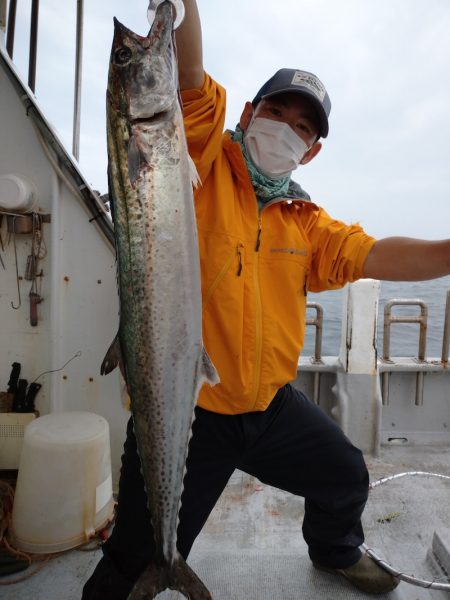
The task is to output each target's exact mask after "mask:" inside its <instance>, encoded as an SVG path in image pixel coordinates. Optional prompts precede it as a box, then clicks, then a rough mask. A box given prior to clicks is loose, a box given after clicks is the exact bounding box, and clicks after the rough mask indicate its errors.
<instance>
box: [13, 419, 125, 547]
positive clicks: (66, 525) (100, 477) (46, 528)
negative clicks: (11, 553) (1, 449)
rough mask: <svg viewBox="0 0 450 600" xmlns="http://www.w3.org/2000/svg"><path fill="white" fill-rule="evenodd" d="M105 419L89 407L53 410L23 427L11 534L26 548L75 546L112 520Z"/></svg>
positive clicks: (18, 544) (109, 459)
mask: <svg viewBox="0 0 450 600" xmlns="http://www.w3.org/2000/svg"><path fill="white" fill-rule="evenodd" d="M113 511H114V501H113V497H112V479H111V452H110V442H109V426H108V422H107V421H106V420H105V419H104V418H103V417H100V416H99V415H95V414H93V413H89V412H67V413H53V414H50V415H46V416H44V417H40V418H39V419H36V420H35V421H34V422H33V423H31V424H30V425H28V427H27V428H26V430H25V436H24V441H23V448H22V455H21V457H20V467H19V474H18V478H17V486H16V493H15V497H14V505H13V514H12V533H13V538H14V542H15V544H16V546H17V547H18V548H19V549H20V550H24V551H25V552H32V553H37V554H48V553H52V552H60V551H62V550H68V549H69V548H74V547H75V546H78V545H80V544H83V543H84V542H86V541H88V540H89V539H90V538H91V537H92V536H93V535H94V534H95V531H97V530H99V529H102V528H103V527H105V525H107V524H108V522H109V521H111V520H112V517H113Z"/></svg>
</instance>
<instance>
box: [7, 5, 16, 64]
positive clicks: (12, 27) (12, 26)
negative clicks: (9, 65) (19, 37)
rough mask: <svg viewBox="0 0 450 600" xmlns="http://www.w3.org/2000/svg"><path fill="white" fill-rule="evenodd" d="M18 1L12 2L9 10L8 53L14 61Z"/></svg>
mask: <svg viewBox="0 0 450 600" xmlns="http://www.w3.org/2000/svg"><path fill="white" fill-rule="evenodd" d="M16 13H17V0H10V3H9V9H8V29H7V33H6V51H7V52H8V55H9V57H10V58H11V60H12V57H13V54H14V33H15V31H16Z"/></svg>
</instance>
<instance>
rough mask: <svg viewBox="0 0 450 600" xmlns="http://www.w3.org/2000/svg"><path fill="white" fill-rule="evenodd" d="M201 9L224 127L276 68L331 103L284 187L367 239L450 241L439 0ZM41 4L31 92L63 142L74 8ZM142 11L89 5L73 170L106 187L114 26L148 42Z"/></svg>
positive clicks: (21, 14)
mask: <svg viewBox="0 0 450 600" xmlns="http://www.w3.org/2000/svg"><path fill="white" fill-rule="evenodd" d="M18 4H19V6H18V24H17V30H16V49H15V56H14V58H15V62H16V64H17V65H18V67H19V70H20V71H21V72H22V73H23V74H24V76H25V77H26V73H27V55H28V27H29V25H28V21H29V12H30V5H31V2H30V1H29V2H26V3H24V2H19V3H18ZM198 4H199V9H200V13H201V17H202V25H203V38H204V63H205V68H206V70H207V71H208V72H209V73H210V74H211V75H212V76H213V77H214V78H215V79H217V80H218V81H219V82H220V83H222V84H223V85H224V86H225V88H226V89H227V92H228V117H227V122H226V126H227V127H234V125H235V124H236V122H237V120H238V118H239V115H240V112H241V110H242V108H243V105H244V102H245V101H246V100H251V99H252V98H253V96H254V94H255V92H256V91H257V90H258V89H259V87H260V86H261V85H262V83H264V82H265V81H266V80H267V79H268V78H269V77H270V76H271V75H272V74H273V73H274V72H275V71H276V70H277V69H279V68H281V67H291V68H301V69H305V70H308V71H312V72H314V73H316V74H317V75H318V76H319V77H320V79H321V80H322V81H323V83H324V84H325V86H326V88H327V90H328V92H329V95H330V97H331V102H332V111H331V118H330V135H329V137H328V138H327V139H326V140H325V141H324V147H323V149H322V152H321V153H320V154H319V155H318V156H317V157H316V158H315V159H314V161H313V162H312V163H310V164H309V165H307V166H305V167H300V168H299V169H298V170H297V171H296V173H295V174H294V179H296V180H298V181H299V182H300V183H301V184H302V186H303V187H304V188H305V189H306V190H307V191H308V192H309V193H310V194H311V196H312V198H313V200H314V201H315V202H316V203H317V204H320V205H322V206H324V207H325V208H326V209H327V210H328V212H330V213H331V214H332V215H333V216H334V217H336V218H339V219H342V220H345V221H348V222H359V223H361V225H363V227H364V228H365V229H366V231H367V232H368V233H370V234H372V235H375V236H376V237H383V236H388V235H409V236H414V237H423V238H430V239H439V238H444V237H450V75H449V73H450V35H449V33H448V32H449V31H450V2H449V0H276V1H275V0H271V1H270V2H268V1H267V0H230V1H228V2H227V1H223V0H221V1H218V0H198ZM23 5H26V6H23ZM40 5H41V14H40V30H39V47H38V72H37V84H36V95H37V98H38V101H39V103H40V104H41V106H42V107H43V109H44V112H45V114H46V116H47V118H48V119H49V120H50V122H51V123H52V124H53V125H54V126H55V128H56V130H57V131H58V133H59V134H60V137H61V138H62V140H63V141H64V142H65V143H66V145H67V146H68V147H69V148H71V131H72V110H73V73H74V55H75V13H76V2H75V0H73V1H71V2H68V1H67V0H65V2H61V0H41V2H40ZM146 9H147V2H146V0H139V1H137V0H129V1H128V2H123V0H108V1H105V0H95V1H94V0H85V32H84V53H83V97H82V121H81V133H82V135H81V150H80V164H81V169H82V171H83V173H84V174H85V176H86V178H87V180H88V181H89V182H90V183H91V185H92V186H93V187H94V188H95V189H98V190H100V191H101V192H102V193H104V192H105V191H106V189H107V184H106V167H107V158H106V133H105V91H106V80H107V71H108V61H109V52H110V48H111V42H112V35H113V23H112V18H113V16H116V17H117V18H118V19H119V20H120V21H122V22H123V23H124V24H125V25H126V26H127V27H129V28H130V29H133V30H134V31H136V32H137V33H140V34H146V33H147V30H148V24H147V20H146Z"/></svg>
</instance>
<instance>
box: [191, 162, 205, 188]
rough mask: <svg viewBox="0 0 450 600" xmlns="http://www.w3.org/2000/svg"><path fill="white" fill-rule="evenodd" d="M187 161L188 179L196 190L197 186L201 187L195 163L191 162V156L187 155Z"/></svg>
mask: <svg viewBox="0 0 450 600" xmlns="http://www.w3.org/2000/svg"><path fill="white" fill-rule="evenodd" d="M188 161H189V177H190V179H191V183H192V185H193V187H194V188H198V186H199V185H200V186H202V185H203V184H202V180H201V179H200V175H199V174H198V171H197V167H196V166H195V162H194V161H193V160H192V158H191V156H190V155H189V154H188Z"/></svg>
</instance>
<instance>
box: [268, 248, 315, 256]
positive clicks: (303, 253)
mask: <svg viewBox="0 0 450 600" xmlns="http://www.w3.org/2000/svg"><path fill="white" fill-rule="evenodd" d="M270 251H271V252H281V253H282V254H297V256H308V250H297V248H271V249H270Z"/></svg>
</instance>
